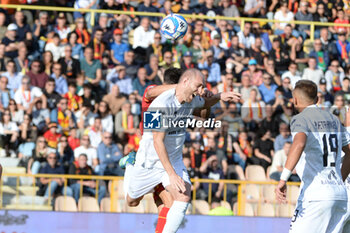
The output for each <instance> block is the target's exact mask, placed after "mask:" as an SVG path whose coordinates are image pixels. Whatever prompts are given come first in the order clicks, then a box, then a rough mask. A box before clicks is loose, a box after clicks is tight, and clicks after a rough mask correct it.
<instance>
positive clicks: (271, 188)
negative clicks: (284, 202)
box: [262, 184, 276, 203]
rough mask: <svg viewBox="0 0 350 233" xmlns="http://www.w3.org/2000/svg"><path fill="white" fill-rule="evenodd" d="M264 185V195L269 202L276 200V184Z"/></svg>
mask: <svg viewBox="0 0 350 233" xmlns="http://www.w3.org/2000/svg"><path fill="white" fill-rule="evenodd" d="M262 187H263V197H264V200H265V201H267V202H273V203H274V202H276V194H275V188H276V186H275V185H273V184H265V185H263V186H262Z"/></svg>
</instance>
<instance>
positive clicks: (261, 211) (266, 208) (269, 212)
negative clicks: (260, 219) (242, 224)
mask: <svg viewBox="0 0 350 233" xmlns="http://www.w3.org/2000/svg"><path fill="white" fill-rule="evenodd" d="M258 216H264V217H275V208H274V206H273V205H272V204H269V203H263V204H261V205H258Z"/></svg>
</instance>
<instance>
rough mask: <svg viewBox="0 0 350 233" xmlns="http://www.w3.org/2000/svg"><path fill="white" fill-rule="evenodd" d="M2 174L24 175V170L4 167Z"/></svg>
mask: <svg viewBox="0 0 350 233" xmlns="http://www.w3.org/2000/svg"><path fill="white" fill-rule="evenodd" d="M3 173H16V174H26V168H24V167H4V168H3Z"/></svg>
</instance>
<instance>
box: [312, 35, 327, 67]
mask: <svg viewBox="0 0 350 233" xmlns="http://www.w3.org/2000/svg"><path fill="white" fill-rule="evenodd" d="M309 57H315V58H316V60H317V68H319V69H321V70H323V71H324V72H325V71H326V70H327V67H328V65H329V63H330V60H329V54H328V51H324V50H323V49H322V42H321V40H320V39H315V41H314V49H313V50H312V51H311V52H310V54H309Z"/></svg>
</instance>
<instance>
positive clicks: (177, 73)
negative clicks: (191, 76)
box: [164, 67, 183, 84]
mask: <svg viewBox="0 0 350 233" xmlns="http://www.w3.org/2000/svg"><path fill="white" fill-rule="evenodd" d="M182 73H183V72H182V70H181V69H178V68H173V67H171V68H169V69H167V70H166V71H165V72H164V84H178V82H179V80H180V77H181V75H182Z"/></svg>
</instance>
